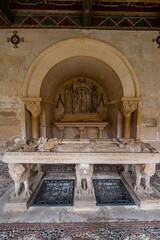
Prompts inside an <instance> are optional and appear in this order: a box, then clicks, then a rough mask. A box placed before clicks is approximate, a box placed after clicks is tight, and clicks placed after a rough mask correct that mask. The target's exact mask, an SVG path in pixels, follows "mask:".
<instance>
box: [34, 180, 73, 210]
mask: <svg viewBox="0 0 160 240" xmlns="http://www.w3.org/2000/svg"><path fill="white" fill-rule="evenodd" d="M74 185H75V180H66V179H65V180H48V179H47V180H44V181H43V182H42V184H41V186H40V188H39V191H38V192H37V194H36V196H35V198H34V200H33V201H32V204H31V206H73V202H74Z"/></svg>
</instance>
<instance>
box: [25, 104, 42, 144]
mask: <svg viewBox="0 0 160 240" xmlns="http://www.w3.org/2000/svg"><path fill="white" fill-rule="evenodd" d="M26 109H27V110H28V111H29V112H31V114H32V136H33V138H34V139H37V138H39V118H38V117H39V115H40V113H41V103H40V102H26Z"/></svg>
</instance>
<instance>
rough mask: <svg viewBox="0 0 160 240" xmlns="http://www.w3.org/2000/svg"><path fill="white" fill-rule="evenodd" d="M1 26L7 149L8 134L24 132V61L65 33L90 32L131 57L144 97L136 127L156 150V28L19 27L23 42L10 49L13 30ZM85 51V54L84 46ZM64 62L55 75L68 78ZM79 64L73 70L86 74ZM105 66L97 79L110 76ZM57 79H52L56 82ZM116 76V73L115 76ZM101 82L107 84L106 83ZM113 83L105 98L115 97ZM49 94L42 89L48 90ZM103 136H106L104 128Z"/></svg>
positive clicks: (0, 87) (0, 93)
mask: <svg viewBox="0 0 160 240" xmlns="http://www.w3.org/2000/svg"><path fill="white" fill-rule="evenodd" d="M0 31H1V34H0V113H1V114H0V124H1V127H0V128H1V129H0V130H1V131H0V132H1V133H0V134H1V135H0V141H3V144H1V145H3V146H4V149H5V150H6V149H7V148H6V146H5V142H7V141H8V140H10V139H11V138H12V137H14V136H15V137H16V136H18V135H20V136H22V137H24V136H25V129H24V125H25V119H24V112H23V111H24V110H23V109H22V106H21V96H22V95H23V83H24V79H25V76H26V74H27V71H28V67H29V66H30V65H31V63H32V62H33V60H35V59H36V57H38V55H39V54H40V53H41V52H42V51H44V50H45V49H47V48H49V47H50V46H52V45H53V44H55V43H57V42H60V41H63V40H66V39H69V38H92V39H97V40H101V41H102V42H106V43H108V44H110V45H112V46H113V47H115V48H116V49H118V50H119V51H120V52H121V53H122V54H124V56H125V57H126V58H127V59H128V60H129V61H130V63H131V64H132V66H133V69H134V70H135V73H136V74H137V78H138V82H139V86H140V96H141V99H142V106H141V119H140V120H139V123H138V124H139V130H141V133H140V134H139V138H141V139H143V140H146V141H147V142H151V141H152V143H153V144H154V145H155V146H157V148H158V149H159V150H160V137H159V135H160V134H159V130H158V129H159V127H160V120H159V119H160V117H159V116H160V95H159V92H160V84H159V75H160V68H159V62H160V54H159V51H158V49H157V45H156V44H155V43H152V38H156V37H157V32H156V31H153V32H152V33H151V32H146V31H138V32H137V31H135V32H133V31H103V30H101V34H99V31H97V30H81V29H79V30H78V29H77V30H74V29H65V30H64V29H47V30H46V29H36V30H27V31H26V30H25V29H21V30H20V35H21V36H23V37H24V42H23V43H20V44H19V47H18V49H14V48H13V46H12V44H11V43H7V40H6V39H7V37H10V36H11V35H12V30H9V29H3V30H2V29H1V30H0ZM77 49H78V46H77ZM89 52H90V48H89V46H88V50H87V54H88V53H89ZM84 53H85V54H86V50H85V51H84ZM101 54H102V55H104V56H106V53H105V52H103V51H102V53H101ZM111 61H112V57H111ZM95 66H96V65H95V64H94V67H92V68H91V70H92V72H93V71H94V69H96V68H95ZM67 67H68V66H67V65H66V68H65V67H64V68H61V71H59V72H60V73H59V75H60V77H59V79H63V80H64V81H66V79H64V78H63V76H64V75H65V74H66V72H67ZM121 67H122V65H121V62H115V68H116V69H117V71H119V73H120V74H121V75H122V76H123V77H124V78H123V79H124V81H126V79H128V76H127V75H125V74H126V73H127V69H126V68H124V66H123V71H122V68H121ZM80 69H81V67H80V65H79V64H78V65H77V72H78V73H79V76H80V75H81V76H83V74H84V73H85V75H86V74H87V72H85V70H84V69H82V71H81V70H80ZM98 69H100V65H98ZM68 71H69V72H70V79H71V78H72V77H75V76H72V74H71V71H70V69H68ZM106 72H109V70H108V69H107V71H105V70H104V71H101V70H100V73H99V75H96V74H97V73H96V72H95V74H94V77H95V81H99V84H103V82H104V81H103V77H104V76H106V77H105V78H106V79H107V81H109V79H110V77H112V76H113V75H112V74H111V71H110V77H108V75H107V73H106ZM39 74H40V73H37V78H39ZM123 74H124V75H123ZM88 75H89V76H88V77H91V76H90V75H91V71H89V69H88ZM59 79H58V80H57V83H56V84H58V81H59ZM68 79H69V78H68ZM112 79H113V78H112ZM114 79H116V77H115V76H114ZM54 80H55V79H54ZM103 87H104V88H105V87H106V86H105V84H104V86H103ZM35 88H37V85H35ZM56 88H57V86H56ZM56 88H55V89H56ZM112 88H113V85H110V89H111V90H112V94H111V93H110V95H109V94H108V96H107V97H108V98H110V97H111V96H112V97H113V96H114V98H115V93H114V91H113V89H115V87H114V88H113V89H112ZM118 88H119V87H118ZM127 88H133V86H127ZM53 89H54V88H53ZM117 92H118V91H117ZM118 93H119V92H118ZM47 94H48V93H47V91H46V95H47ZM117 96H118V95H117ZM118 97H119V96H118ZM6 113H9V115H5V114H6ZM12 114H13V115H12ZM47 114H49V113H47ZM11 115H12V116H11ZM148 116H149V117H152V118H154V119H156V121H157V129H152V130H153V131H152V130H151V128H150V129H149V128H146V127H144V124H145V119H146V118H148ZM52 120H53V119H52ZM47 121H48V122H47V124H48V125H49V122H50V119H49V120H47ZM113 122H114V121H113ZM12 125H14V126H12ZM48 128H49V127H48ZM47 131H49V130H47ZM47 134H48V135H49V134H51V131H50V133H48V132H47ZM105 136H107V134H106V135H105ZM52 137H53V136H52ZM1 139H2V140H1ZM4 141H5V142H4ZM2 151H3V150H2Z"/></svg>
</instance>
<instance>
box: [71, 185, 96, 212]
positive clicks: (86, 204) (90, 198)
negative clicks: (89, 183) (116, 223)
mask: <svg viewBox="0 0 160 240" xmlns="http://www.w3.org/2000/svg"><path fill="white" fill-rule="evenodd" d="M74 210H75V211H93V210H94V211H95V210H97V206H96V198H95V193H94V188H92V193H91V194H88V192H87V191H86V190H82V193H81V194H78V193H77V188H75V194H74Z"/></svg>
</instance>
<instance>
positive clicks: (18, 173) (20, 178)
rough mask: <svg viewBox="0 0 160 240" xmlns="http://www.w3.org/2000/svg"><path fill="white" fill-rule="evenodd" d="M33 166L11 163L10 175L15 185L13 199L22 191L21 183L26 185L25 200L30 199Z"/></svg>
mask: <svg viewBox="0 0 160 240" xmlns="http://www.w3.org/2000/svg"><path fill="white" fill-rule="evenodd" d="M33 166H34V165H33V164H20V163H9V164H8V168H9V174H10V176H11V178H12V179H13V181H14V183H15V191H14V192H13V193H12V194H11V197H18V196H19V195H20V193H21V192H20V191H21V183H23V184H24V192H23V194H22V197H23V198H26V197H29V196H30V195H31V193H32V191H31V190H30V189H29V177H30V175H31V171H32V168H33Z"/></svg>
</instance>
